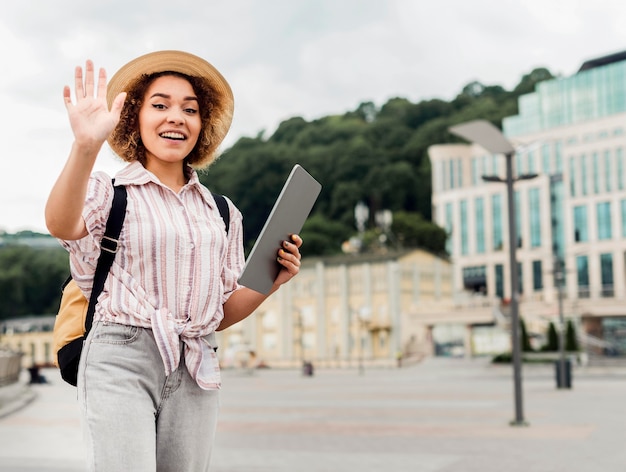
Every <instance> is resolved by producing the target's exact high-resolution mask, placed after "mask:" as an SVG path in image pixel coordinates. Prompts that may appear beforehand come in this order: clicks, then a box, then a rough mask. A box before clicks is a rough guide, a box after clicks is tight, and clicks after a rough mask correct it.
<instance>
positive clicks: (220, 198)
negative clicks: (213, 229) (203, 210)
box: [211, 192, 230, 234]
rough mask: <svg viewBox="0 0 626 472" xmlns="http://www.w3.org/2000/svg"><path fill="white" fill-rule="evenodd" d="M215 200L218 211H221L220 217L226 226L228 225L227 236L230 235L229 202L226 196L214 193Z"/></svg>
mask: <svg viewBox="0 0 626 472" xmlns="http://www.w3.org/2000/svg"><path fill="white" fill-rule="evenodd" d="M211 194H212V195H213V198H214V199H215V203H216V204H217V209H218V210H219V211H220V215H221V216H222V219H223V220H224V225H226V234H228V230H229V229H230V209H229V208H228V202H227V201H226V198H224V195H220V194H218V193H213V192H211Z"/></svg>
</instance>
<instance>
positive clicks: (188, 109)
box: [185, 108, 198, 115]
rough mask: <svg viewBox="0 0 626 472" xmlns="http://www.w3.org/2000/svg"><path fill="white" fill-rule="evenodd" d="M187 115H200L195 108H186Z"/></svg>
mask: <svg viewBox="0 0 626 472" xmlns="http://www.w3.org/2000/svg"><path fill="white" fill-rule="evenodd" d="M185 113H189V114H190V115H195V114H196V113H198V110H196V109H195V108H185Z"/></svg>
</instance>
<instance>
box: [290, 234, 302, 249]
mask: <svg viewBox="0 0 626 472" xmlns="http://www.w3.org/2000/svg"><path fill="white" fill-rule="evenodd" d="M289 239H291V241H293V243H294V244H295V245H296V247H300V246H302V243H303V241H302V238H301V237H300V235H298V234H292V235H290V236H289Z"/></svg>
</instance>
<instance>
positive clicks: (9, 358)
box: [0, 348, 23, 386]
mask: <svg viewBox="0 0 626 472" xmlns="http://www.w3.org/2000/svg"><path fill="white" fill-rule="evenodd" d="M22 356H23V353H21V352H14V351H11V350H8V349H2V348H0V386H2V385H10V384H12V383H15V382H17V381H18V380H19V377H20V371H21V370H22Z"/></svg>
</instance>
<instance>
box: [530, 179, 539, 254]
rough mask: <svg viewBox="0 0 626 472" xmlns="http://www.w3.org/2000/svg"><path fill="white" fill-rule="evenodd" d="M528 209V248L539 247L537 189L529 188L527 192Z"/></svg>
mask: <svg viewBox="0 0 626 472" xmlns="http://www.w3.org/2000/svg"><path fill="white" fill-rule="evenodd" d="M528 200H529V208H530V247H540V246H541V206H540V202H539V189H538V188H531V189H530V190H529V191H528Z"/></svg>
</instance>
